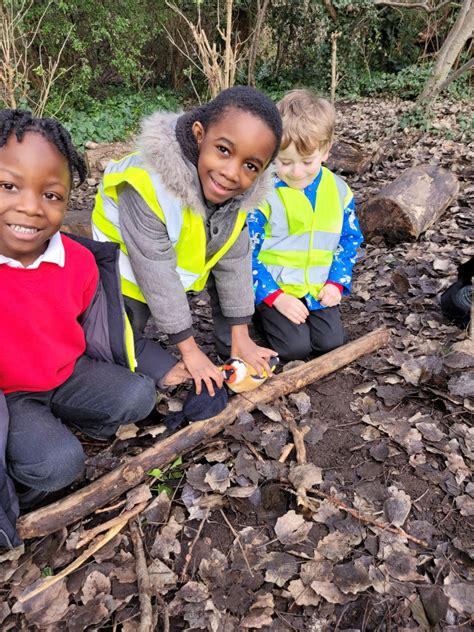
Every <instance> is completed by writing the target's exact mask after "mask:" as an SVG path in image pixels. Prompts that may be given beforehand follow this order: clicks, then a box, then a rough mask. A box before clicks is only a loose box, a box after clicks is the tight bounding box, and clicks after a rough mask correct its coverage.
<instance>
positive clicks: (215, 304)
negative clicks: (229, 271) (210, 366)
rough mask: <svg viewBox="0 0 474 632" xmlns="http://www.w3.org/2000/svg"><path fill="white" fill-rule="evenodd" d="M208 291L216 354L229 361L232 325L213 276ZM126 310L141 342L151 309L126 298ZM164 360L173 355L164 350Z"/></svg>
mask: <svg viewBox="0 0 474 632" xmlns="http://www.w3.org/2000/svg"><path fill="white" fill-rule="evenodd" d="M206 290H207V291H208V294H209V298H210V305H211V312H212V320H213V321H214V332H213V336H214V345H215V348H216V352H217V353H218V354H219V355H220V356H221V357H222V358H223V359H227V358H228V357H229V356H230V349H231V344H232V338H231V331H230V325H229V323H228V321H227V319H226V317H225V316H224V314H223V313H222V309H221V305H220V303H219V296H218V294H217V290H216V285H215V282H214V279H213V277H212V274H211V275H210V276H209V279H208V282H207V285H206ZM123 298H124V303H125V309H126V311H127V315H128V319H129V321H130V324H131V326H132V330H133V334H134V336H135V339H136V340H140V338H141V337H142V336H143V331H144V329H145V327H146V324H147V322H148V319H149V318H150V308H149V307H148V305H147V304H146V303H142V302H141V301H137V300H135V299H133V298H130V297H128V296H124V297H123ZM162 352H163V359H164V360H166V357H165V356H171V354H170V353H169V352H168V351H166V350H165V349H162Z"/></svg>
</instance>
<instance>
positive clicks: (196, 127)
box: [191, 121, 206, 145]
mask: <svg viewBox="0 0 474 632" xmlns="http://www.w3.org/2000/svg"><path fill="white" fill-rule="evenodd" d="M191 131H192V133H193V136H194V138H195V139H196V142H197V144H198V145H200V144H201V143H202V141H203V139H204V135H205V133H206V132H205V129H204V127H203V124H202V123H201V121H194V123H193V126H192V128H191Z"/></svg>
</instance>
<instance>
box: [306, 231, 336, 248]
mask: <svg viewBox="0 0 474 632" xmlns="http://www.w3.org/2000/svg"><path fill="white" fill-rule="evenodd" d="M313 234H314V239H313V245H312V249H313V250H330V251H332V252H334V250H336V248H337V246H338V244H339V240H340V237H341V235H340V233H327V232H325V231H322V230H315V231H314V233H313Z"/></svg>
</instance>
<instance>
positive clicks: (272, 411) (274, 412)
mask: <svg viewBox="0 0 474 632" xmlns="http://www.w3.org/2000/svg"><path fill="white" fill-rule="evenodd" d="M257 408H258V410H260V412H262V413H263V414H264V415H265V417H268V419H271V421H282V418H281V413H280V411H279V410H278V409H277V408H275V406H271V405H270V404H259V405H258V406H257Z"/></svg>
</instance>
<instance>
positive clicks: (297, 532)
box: [275, 509, 312, 544]
mask: <svg viewBox="0 0 474 632" xmlns="http://www.w3.org/2000/svg"><path fill="white" fill-rule="evenodd" d="M311 527H312V525H311V523H310V522H306V520H305V519H304V518H303V516H300V515H299V514H297V513H296V512H295V511H294V510H293V509H292V510H291V511H288V512H287V513H286V514H285V515H284V516H281V517H280V518H278V520H277V521H276V525H275V534H276V536H277V538H278V539H279V540H280V542H281V543H282V544H298V543H299V542H303V541H304V540H306V538H307V536H308V533H309V532H310V531H311Z"/></svg>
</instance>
